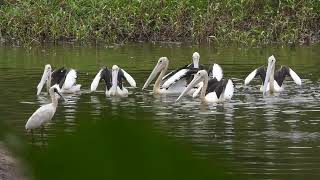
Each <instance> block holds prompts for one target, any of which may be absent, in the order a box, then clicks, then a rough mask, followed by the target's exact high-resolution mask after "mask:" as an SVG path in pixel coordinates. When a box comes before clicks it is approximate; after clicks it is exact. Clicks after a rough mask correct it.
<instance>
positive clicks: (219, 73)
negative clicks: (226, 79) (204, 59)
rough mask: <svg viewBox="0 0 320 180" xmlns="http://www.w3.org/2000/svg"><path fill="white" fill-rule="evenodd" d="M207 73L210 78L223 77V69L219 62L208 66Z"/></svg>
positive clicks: (219, 78)
mask: <svg viewBox="0 0 320 180" xmlns="http://www.w3.org/2000/svg"><path fill="white" fill-rule="evenodd" d="M208 74H209V77H210V78H211V79H213V78H216V79H217V80H218V81H220V80H221V79H222V77H223V70H222V68H221V66H220V65H219V64H213V65H212V66H210V68H209V71H208Z"/></svg>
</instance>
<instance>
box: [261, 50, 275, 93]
mask: <svg viewBox="0 0 320 180" xmlns="http://www.w3.org/2000/svg"><path fill="white" fill-rule="evenodd" d="M275 64H276V58H275V57H274V56H273V55H272V56H270V57H269V58H268V68H267V73H266V78H265V80H264V84H263V94H265V93H266V91H267V87H268V82H269V80H270V78H272V79H273V76H274V69H275Z"/></svg>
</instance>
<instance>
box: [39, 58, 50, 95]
mask: <svg viewBox="0 0 320 180" xmlns="http://www.w3.org/2000/svg"><path fill="white" fill-rule="evenodd" d="M51 71H52V68H51V65H50V64H47V65H45V66H44V71H43V74H42V77H41V80H40V82H39V84H38V86H37V95H39V94H40V92H41V90H42V88H43V85H44V83H45V82H46V81H48V80H50V81H51Z"/></svg>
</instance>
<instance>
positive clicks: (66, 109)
mask: <svg viewBox="0 0 320 180" xmlns="http://www.w3.org/2000/svg"><path fill="white" fill-rule="evenodd" d="M198 48H199V47H183V46H181V47H172V46H170V47H166V46H164V45H162V47H161V48H160V47H158V46H151V47H149V45H145V46H133V45H131V46H128V47H123V48H119V49H121V50H119V49H113V50H112V49H107V50H106V49H99V48H98V49H94V48H93V49H90V48H88V49H85V50H87V52H86V53H83V51H84V49H82V48H78V49H77V48H72V47H71V48H70V49H66V50H65V49H61V48H60V47H56V48H51V49H48V50H47V51H45V54H41V53H40V54H37V53H35V52H33V51H31V52H24V51H23V50H20V49H18V50H14V51H13V50H11V49H7V48H0V69H1V70H0V76H1V77H2V78H1V79H0V84H1V87H5V88H1V90H0V91H1V94H0V98H1V99H3V100H4V101H5V102H4V101H1V102H2V103H0V109H1V117H2V119H5V120H6V121H7V122H8V123H9V124H11V125H12V126H13V127H14V128H15V129H16V130H17V131H19V132H20V133H21V134H25V135H27V133H26V132H25V130H24V125H25V122H26V120H27V119H28V117H29V116H30V115H31V114H32V113H33V112H34V111H35V110H36V109H37V108H38V107H39V106H40V105H43V104H47V103H49V102H50V99H48V95H47V93H46V92H43V93H41V95H40V96H36V95H35V94H36V91H35V87H36V85H37V83H38V81H39V79H40V77H41V73H42V68H43V64H45V63H51V64H53V65H54V67H59V66H62V65H65V66H69V67H73V68H76V69H78V70H79V76H78V77H79V83H80V84H82V85H83V86H82V87H83V90H82V91H81V92H80V93H78V94H66V95H65V98H66V100H67V101H63V100H59V105H58V109H57V112H56V114H55V116H54V118H53V120H52V121H51V122H50V124H49V125H48V126H46V128H45V132H44V135H43V138H42V141H37V142H36V144H39V145H41V144H42V145H43V144H45V142H46V139H47V138H48V137H49V136H50V137H54V136H55V135H56V133H58V132H59V131H64V132H68V133H72V132H74V131H75V130H76V129H77V123H78V122H77V116H79V112H81V113H88V114H90V115H91V117H92V118H91V119H88V121H99V120H105V119H104V117H103V114H104V113H108V114H111V115H113V116H117V115H119V114H120V113H123V112H126V113H127V114H130V117H132V119H134V120H139V117H141V116H145V115H147V114H152V116H151V117H153V118H152V119H150V121H152V123H153V124H154V127H155V129H156V130H157V131H160V132H163V133H165V134H167V135H169V136H172V137H175V138H177V139H183V140H187V141H189V142H191V143H192V144H194V145H197V147H199V148H197V150H196V152H194V154H195V156H197V157H200V158H206V157H209V156H210V155H211V154H219V153H221V154H223V156H221V159H222V160H224V161H227V162H230V163H231V164H232V165H233V166H234V167H236V168H235V169H237V170H238V171H239V172H233V173H242V174H250V175H252V176H253V177H257V178H258V179H263V178H265V179H269V178H272V179H281V178H288V177H290V176H292V175H302V176H301V177H310V178H311V179H312V178H314V177H317V176H319V175H320V173H319V172H320V171H319V167H320V158H319V148H320V140H319V139H320V133H319V132H320V125H319V122H320V119H319V117H320V116H319V111H320V106H319V99H320V95H319V92H320V87H319V81H318V79H319V75H318V74H317V73H316V72H317V71H318V68H317V67H319V66H318V64H317V63H319V62H318V61H317V59H319V58H320V51H319V47H313V48H309V47H308V48H307V47H306V48H301V49H300V48H298V49H280V50H278V49H273V48H266V49H250V51H249V50H248V49H247V50H246V51H239V49H224V50H220V49H208V48H200V49H199V50H198ZM144 49H147V50H148V51H147V52H144V51H143V50H144ZM315 49H316V50H315ZM193 50H198V51H200V54H201V60H200V61H201V63H202V64H205V65H209V64H211V63H213V62H217V63H220V64H221V65H222V67H223V69H224V74H225V76H226V77H231V78H232V80H233V81H234V83H235V86H236V89H235V93H234V97H233V100H232V101H231V102H229V103H224V104H214V105H212V104H202V103H201V102H200V101H199V99H193V98H192V97H185V98H183V99H182V100H181V102H179V103H176V102H175V100H176V98H177V95H168V96H155V95H153V94H152V93H151V89H152V87H150V88H149V89H148V90H146V91H141V86H142V85H143V83H144V81H145V79H146V78H147V76H148V75H149V74H148V73H149V72H150V71H151V69H152V68H153V67H152V66H153V65H154V64H155V62H156V61H157V59H158V57H159V56H164V55H167V56H169V59H170V60H171V61H170V67H171V68H175V67H178V66H180V65H183V64H185V63H186V62H188V61H191V54H192V51H193ZM35 51H36V50H35ZM93 51H94V52H93ZM105 51H107V52H105ZM173 52H175V53H173ZM185 52H187V53H185ZM250 52H251V53H250ZM270 53H273V54H276V57H279V58H278V59H279V61H280V62H281V64H287V65H289V66H293V67H294V69H295V71H296V72H298V74H299V75H300V76H301V77H302V78H303V86H301V87H299V86H297V85H295V84H294V83H293V81H292V80H290V79H288V80H287V81H286V82H285V87H284V88H285V91H284V92H282V93H281V94H279V95H275V96H267V97H263V96H262V93H261V92H260V83H261V82H260V80H259V79H257V80H254V82H253V83H252V84H251V85H249V86H244V85H243V79H244V78H245V76H246V75H247V73H249V72H251V70H252V69H253V68H255V67H257V66H258V65H261V64H265V63H266V57H268V55H269V54H270ZM79 54H81V55H79ZM106 54H108V56H105V55H106ZM293 54H294V55H293ZM277 55H278V56H277ZM43 56H45V57H46V58H47V59H48V60H47V61H46V62H43V60H42V58H43ZM104 57H107V58H106V59H105V58H104ZM132 57H134V58H132ZM69 59H70V60H69ZM102 59H105V60H102ZM128 59H130V61H129V60H128ZM96 61H98V62H99V63H97V62H96ZM101 64H104V65H108V66H111V65H112V64H118V65H119V66H121V67H123V68H125V69H127V71H128V72H129V73H130V74H132V76H133V77H134V78H135V79H136V81H137V86H138V88H129V89H128V90H129V93H130V94H129V96H128V97H127V98H110V97H106V96H105V94H104V90H105V88H104V85H102V84H103V83H101V85H100V86H99V89H98V91H97V92H94V93H89V91H88V89H89V86H90V83H91V81H92V79H93V77H94V76H95V73H96V71H97V69H98V68H99V66H100V65H101ZM21 79H23V81H21ZM138 108H142V109H143V111H144V112H145V114H136V112H137V109H138ZM13 110H14V111H13ZM40 136H41V135H40V131H36V134H35V137H36V139H38V140H39V139H40ZM212 146H219V147H220V149H221V152H215V151H213V150H211V149H212V148H210V147H212ZM215 150H216V148H215ZM226 154H227V156H225V155H226ZM310 178H309V179H310Z"/></svg>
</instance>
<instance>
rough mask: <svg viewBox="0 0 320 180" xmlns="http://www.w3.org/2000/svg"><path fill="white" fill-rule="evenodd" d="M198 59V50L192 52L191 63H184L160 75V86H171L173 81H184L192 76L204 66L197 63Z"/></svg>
mask: <svg viewBox="0 0 320 180" xmlns="http://www.w3.org/2000/svg"><path fill="white" fill-rule="evenodd" d="M199 61H200V54H199V53H198V52H194V53H193V55H192V63H191V64H188V65H185V66H183V67H181V68H179V69H177V70H174V71H172V72H170V73H168V74H167V75H165V76H164V77H162V81H163V84H162V87H163V88H169V87H170V86H173V85H174V84H175V83H181V82H180V81H186V80H187V79H188V78H193V74H195V73H197V72H198V71H199V70H201V69H204V66H203V65H201V64H199ZM182 83H183V82H182ZM179 93H180V92H179Z"/></svg>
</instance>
